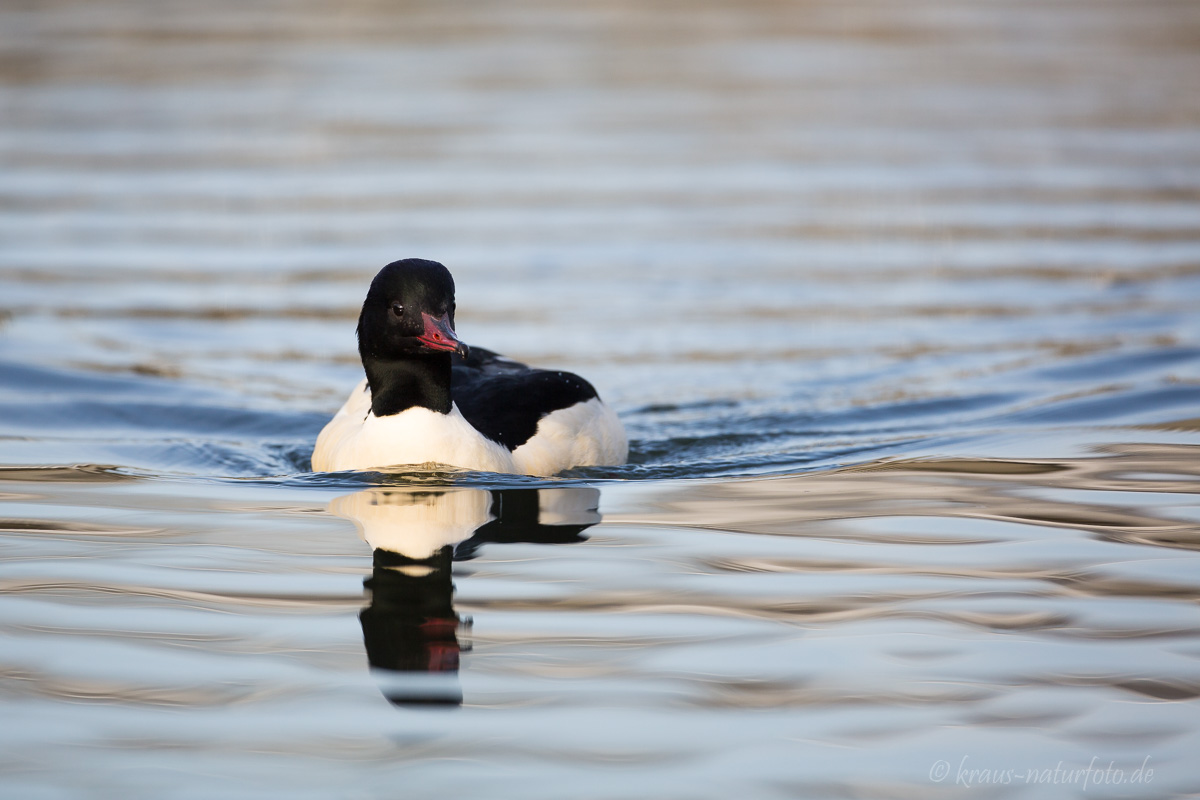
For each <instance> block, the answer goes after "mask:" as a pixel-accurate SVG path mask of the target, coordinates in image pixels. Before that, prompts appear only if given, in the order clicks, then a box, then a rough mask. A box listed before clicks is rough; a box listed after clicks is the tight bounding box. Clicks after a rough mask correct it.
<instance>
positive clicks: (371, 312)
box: [312, 258, 629, 475]
mask: <svg viewBox="0 0 1200 800" xmlns="http://www.w3.org/2000/svg"><path fill="white" fill-rule="evenodd" d="M358 352H359V356H360V357H361V358H362V363H363V368H364V370H365V371H366V374H367V377H366V379H365V380H364V381H362V382H361V383H360V384H359V385H358V386H357V387H355V389H354V391H352V392H351V393H350V397H349V398H348V399H347V400H346V403H345V405H343V406H342V408H341V410H339V411H338V412H337V414H335V415H334V417H333V419H332V420H330V421H329V423H328V424H326V425H325V428H324V430H322V431H321V434H320V436H318V437H317V444H316V448H315V450H314V451H313V455H312V466H313V470H315V471H318V472H336V471H341V470H360V469H374V468H381V467H391V466H399V465H421V466H425V465H432V464H441V465H447V466H453V467H462V468H464V469H472V470H480V471H485V472H507V473H523V474H526V475H554V474H557V473H559V472H562V471H563V470H566V469H570V468H572V467H586V466H608V465H616V464H623V463H624V462H625V459H626V457H627V456H628V453H629V446H628V443H627V441H626V438H625V429H624V428H623V427H622V425H621V421H620V420H619V419H618V418H617V415H616V414H615V413H614V412H613V411H612V409H610V408H609V407H608V406H606V405H605V404H604V403H603V402H602V401H601V400H600V396H599V395H598V394H597V393H596V390H595V389H594V388H593V387H592V385H591V384H590V383H588V382H587V381H585V380H584V379H583V378H580V377H579V376H578V375H574V374H572V373H570V372H559V371H555V370H542V369H533V368H530V367H527V366H526V365H524V364H520V363H518V362H516V361H512V360H511V359H507V358H505V357H503V356H500V355H497V354H496V353H494V352H492V351H490V350H484V349H483V348H480V347H470V348H468V347H467V345H465V344H463V343H462V342H461V341H460V340H459V338H458V336H457V335H456V334H455V332H454V279H453V278H452V277H451V276H450V271H449V270H447V269H446V268H445V267H444V266H442V265H441V264H439V263H437V262H436V261H426V260H424V259H419V258H407V259H404V260H402V261H394V262H392V263H391V264H388V265H387V266H386V267H384V268H383V269H382V270H380V272H379V274H378V275H376V276H375V279H374V280H373V281H371V288H370V289H369V290H368V292H367V299H366V300H365V301H364V302H363V307H362V313H360V314H359V317H358Z"/></svg>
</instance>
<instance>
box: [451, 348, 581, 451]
mask: <svg viewBox="0 0 1200 800" xmlns="http://www.w3.org/2000/svg"><path fill="white" fill-rule="evenodd" d="M452 364H453V366H452V371H451V379H450V395H451V397H452V398H453V400H454V402H455V404H456V405H457V406H458V410H459V411H461V412H462V415H463V416H464V417H466V419H467V422H470V423H471V425H472V426H473V427H474V428H475V429H476V430H477V431H479V432H480V433H482V434H483V435H484V436H486V437H487V438H489V439H491V440H492V441H494V442H498V443H500V444H501V445H503V446H505V447H507V448H508V449H509V450H516V449H517V448H518V447H520V446H521V445H523V444H525V442H527V441H529V440H530V439H531V438H532V437H533V434H534V433H536V432H537V425H538V421H539V420H541V418H542V417H544V416H546V415H547V414H549V413H550V412H551V411H557V410H558V409H560V408H569V407H570V406H573V405H575V404H576V403H583V402H586V401H588V400H591V399H592V398H593V397H596V396H597V394H596V390H595V389H594V388H593V387H592V385H591V384H590V383H588V382H587V381H585V380H584V379H583V378H581V377H579V376H578V375H575V374H573V373H570V372H559V371H557V370H546V369H531V368H529V367H527V366H525V365H524V364H521V363H518V362H516V361H512V360H510V359H507V358H504V357H503V356H499V355H497V354H496V353H493V352H492V351H491V350H485V349H483V348H482V347H474V346H472V347H471V353H470V356H469V357H468V358H466V359H463V358H459V357H458V356H455V357H454V360H453V362H452Z"/></svg>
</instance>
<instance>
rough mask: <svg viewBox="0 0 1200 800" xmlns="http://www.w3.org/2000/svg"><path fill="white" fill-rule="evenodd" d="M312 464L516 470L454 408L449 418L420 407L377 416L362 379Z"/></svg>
mask: <svg viewBox="0 0 1200 800" xmlns="http://www.w3.org/2000/svg"><path fill="white" fill-rule="evenodd" d="M312 462H313V469H314V470H316V471H318V472H339V471H341V470H350V469H374V468H379V467H392V466H400V465H419V466H431V465H434V464H442V465H447V466H454V467H462V468H464V469H474V470H480V471H483V472H517V471H518V470H517V468H516V465H515V464H514V462H513V457H512V454H511V453H509V451H508V449H507V448H505V447H503V446H502V445H499V444H497V443H495V442H493V441H490V440H489V439H487V438H485V437H484V436H483V435H482V434H480V433H479V431H477V430H475V428H473V427H471V423H469V422H467V420H466V419H465V418H464V417H463V415H462V414H461V413H460V412H459V410H458V407H457V406H452V407H451V409H450V413H449V414H439V413H438V412H436V411H430V410H429V409H427V408H420V407H418V408H410V409H408V410H407V411H402V412H400V413H399V414H392V415H389V416H386V417H376V416H375V415H374V414H373V413H372V412H371V393H370V391H369V390H367V389H366V381H363V382H362V383H360V384H359V385H358V386H357V387H356V388H355V390H354V391H353V392H351V393H350V397H349V399H347V400H346V404H345V405H343V406H342V408H341V410H340V411H338V413H337V414H335V415H334V417H333V419H331V420H330V421H329V424H327V425H326V426H325V429H324V430H322V431H321V435H320V436H318V437H317V446H316V449H315V450H314V451H313V456H312Z"/></svg>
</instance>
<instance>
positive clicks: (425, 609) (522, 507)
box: [330, 486, 600, 706]
mask: <svg viewBox="0 0 1200 800" xmlns="http://www.w3.org/2000/svg"><path fill="white" fill-rule="evenodd" d="M599 505H600V492H599V490H597V489H594V488H589V487H580V486H570V487H556V488H543V489H493V490H488V489H475V488H469V487H460V486H452V487H429V486H391V487H379V488H373V489H366V490H364V491H361V492H355V493H354V494H351V495H346V496H344V497H339V498H337V499H335V500H334V501H333V502H332V503H330V510H331V511H332V512H333V513H335V514H337V515H339V516H342V517H345V518H347V519H349V520H352V521H353V522H354V523H355V524H356V525H357V526H358V529H359V533H360V534H361V535H362V537H363V539H365V540H366V542H367V543H368V544H369V545H371V548H372V550H373V551H374V556H373V568H372V571H371V577H370V578H368V579H367V580H366V581H365V583H364V585H365V586H366V589H367V597H368V603H367V606H366V608H364V609H363V611H362V613H361V614H360V615H359V620H360V621H361V622H362V629H363V640H364V642H365V644H366V649H367V659H368V660H369V661H370V663H371V667H372V668H373V670H374V672H375V674H376V676H377V677H378V679H379V681H380V684H381V689H382V691H383V694H384V696H385V697H387V699H388V700H389V701H391V702H392V703H393V704H394V705H397V706H410V705H429V704H435V705H454V706H457V705H460V704H461V703H462V699H463V695H462V687H461V685H460V683H459V680H458V664H459V653H460V651H461V650H462V649H464V648H463V647H462V646H461V644H460V642H459V632H460V630H461V629H469V628H470V624H471V623H470V620H469V619H467V620H463V619H462V618H460V617H459V616H458V614H457V613H456V612H455V610H454V604H453V594H454V584H453V581H452V579H451V578H452V575H451V573H452V564H453V562H454V561H463V560H466V559H469V558H472V557H473V556H474V555H475V554H476V552H477V551H478V549H479V548H480V547H481V546H482V545H484V544H488V543H503V542H510V543H511V542H538V543H544V544H567V543H570V542H581V541H583V539H584V537H582V536H581V534H582V532H583V531H584V530H585V529H586V528H589V527H591V526H592V525H595V524H596V523H597V522H599V521H600V513H599V511H598V510H597V509H598V508H599ZM466 649H468V650H469V649H470V648H469V647H467V648H466Z"/></svg>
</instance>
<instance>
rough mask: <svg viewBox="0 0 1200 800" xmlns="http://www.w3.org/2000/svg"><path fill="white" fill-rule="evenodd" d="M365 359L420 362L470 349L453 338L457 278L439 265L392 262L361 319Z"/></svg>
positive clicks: (417, 261)
mask: <svg viewBox="0 0 1200 800" xmlns="http://www.w3.org/2000/svg"><path fill="white" fill-rule="evenodd" d="M358 352H359V354H360V355H362V356H363V358H366V357H367V356H368V355H370V356H372V357H375V358H385V359H396V358H414V357H416V358H420V357H422V356H426V355H429V354H430V353H455V352H457V353H458V354H459V355H461V356H463V357H464V358H465V357H466V355H467V346H466V345H465V344H463V343H462V342H460V341H459V340H458V337H457V336H456V335H455V333H454V278H452V277H450V270H448V269H446V268H445V267H443V266H442V265H441V264H439V263H438V262H436V261H426V260H425V259H422V258H406V259H404V260H402V261H393V262H392V263H391V264H388V265H387V266H386V267H384V268H383V269H381V270H379V274H378V275H376V276H375V280H373V281H371V288H370V289H369V290H368V291H367V299H366V301H365V302H363V307H362V313H360V314H359V316H358Z"/></svg>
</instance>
